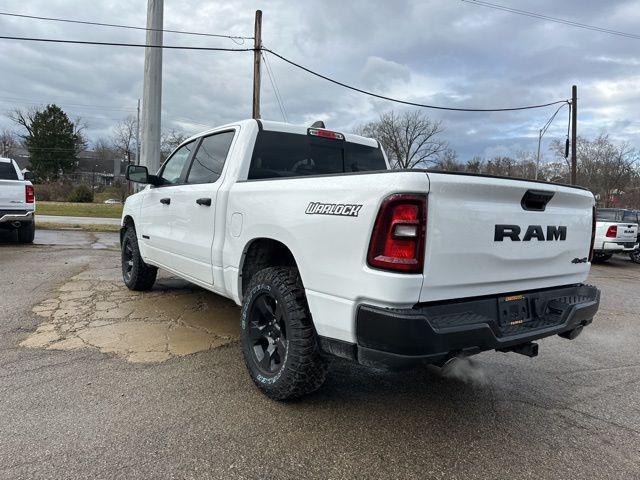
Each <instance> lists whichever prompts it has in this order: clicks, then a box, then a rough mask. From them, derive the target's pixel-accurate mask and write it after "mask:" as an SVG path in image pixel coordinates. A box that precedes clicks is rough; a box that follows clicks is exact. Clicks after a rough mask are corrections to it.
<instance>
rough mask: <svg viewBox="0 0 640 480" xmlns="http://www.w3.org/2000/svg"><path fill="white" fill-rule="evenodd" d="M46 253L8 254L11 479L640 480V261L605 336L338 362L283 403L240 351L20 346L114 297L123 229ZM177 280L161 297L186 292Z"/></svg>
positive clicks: (3, 335) (2, 357)
mask: <svg viewBox="0 0 640 480" xmlns="http://www.w3.org/2000/svg"><path fill="white" fill-rule="evenodd" d="M0 242H2V239H1V238H0ZM36 243H37V244H35V245H29V246H22V245H16V244H13V243H0V292H2V293H1V294H0V295H1V296H0V299H1V300H0V311H1V312H2V313H1V314H0V318H1V321H0V478H3V479H4V478H7V479H11V478H100V479H111V478H122V479H132V478H247V479H289V478H291V479H294V478H295V479H298V478H318V479H330V478H331V479H339V478H345V479H354V478H363V479H365V478H366V479H369V478H385V479H388V478H403V479H404V478H416V479H425V478H442V479H452V478H455V479H458V478H459V479H476V478H477V479H480V478H499V479H502V478H504V479H507V478H508V479H521V478H522V479H524V478H531V479H546V478H557V479H568V478H571V479H608V478H611V479H614V478H615V479H618V478H640V404H639V402H640V349H638V338H639V336H640V314H639V313H638V312H640V300H639V299H638V292H640V265H635V264H632V263H631V262H630V261H629V260H628V259H627V258H625V257H619V258H614V259H613V260H612V261H611V262H610V263H609V264H606V265H598V266H594V267H593V269H592V275H591V277H590V282H591V283H593V284H595V285H597V286H598V287H599V288H600V289H601V290H602V293H603V298H602V306H601V311H600V313H599V314H598V316H597V317H596V320H595V321H594V323H593V325H592V326H590V327H589V328H587V329H585V331H584V333H583V334H582V335H581V336H580V337H578V338H577V339H576V340H573V341H568V340H564V339H560V338H558V337H554V338H549V339H545V340H542V341H541V342H540V356H539V357H537V358H535V359H529V358H525V357H522V356H519V355H516V354H503V353H496V352H487V353H483V354H481V355H478V356H476V357H473V358H472V359H470V360H468V361H465V362H459V363H458V365H455V366H453V367H452V368H450V369H448V370H447V371H442V370H440V369H438V368H434V367H421V368H418V369H416V370H412V371H409V372H402V373H391V372H383V371H374V370H369V369H367V368H364V367H360V366H357V365H353V364H350V363H348V362H342V361H336V362H334V363H333V366H332V370H331V372H330V374H329V378H328V380H327V382H326V384H325V385H324V387H323V388H322V389H321V390H320V391H319V392H317V393H315V394H313V395H311V396H309V397H307V398H304V399H301V400H298V401H295V402H290V403H277V402H274V401H271V400H268V399H267V398H265V397H264V396H262V395H261V394H260V393H259V392H258V391H257V389H256V388H255V387H254V385H253V384H252V382H251V380H250V379H249V377H248V376H247V374H246V373H245V367H244V364H243V360H242V355H241V353H240V349H239V346H238V343H237V341H232V342H231V343H226V344H224V345H222V346H218V347H217V348H209V349H205V350H202V351H199V352H198V353H192V354H188V355H182V356H174V357H171V358H169V359H166V360H163V361H158V362H152V363H135V362H131V361H129V360H127V359H126V358H125V357H126V356H121V355H118V354H117V352H116V353H108V352H107V353H103V351H102V350H99V349H98V348H95V347H93V346H88V347H87V348H78V349H69V350H55V349H49V348H26V347H24V346H20V344H21V342H24V341H25V340H26V339H29V338H30V337H31V336H33V335H34V332H35V331H36V329H37V328H39V327H40V326H41V325H42V323H43V321H48V320H44V319H43V317H42V316H41V315H38V314H36V313H35V312H34V311H33V310H34V308H35V307H36V306H38V305H43V304H47V302H48V301H50V300H51V299H52V298H53V297H56V296H60V295H61V292H65V291H66V290H64V286H65V285H68V284H69V283H73V282H75V284H74V285H75V287H74V289H71V292H82V291H83V284H82V283H81V282H83V281H87V282H89V283H87V288H92V289H96V290H104V291H105V292H111V291H112V290H114V289H115V288H116V287H115V286H114V285H116V283H115V282H116V280H114V278H113V277H112V271H113V270H114V269H117V265H118V251H117V243H118V241H117V234H92V233H86V232H77V231H73V232H63V233H59V232H53V231H46V232H45V231H39V232H37V237H36ZM107 270H108V271H109V272H110V273H109V275H105V276H101V275H100V274H96V272H99V271H107ZM85 275H88V277H87V278H91V279H92V280H90V281H89V280H83V279H84V278H85ZM92 275H93V276H92ZM165 278H166V279H165V280H164V281H163V282H160V286H159V287H158V288H161V289H163V292H165V293H166V294H167V295H170V296H171V295H178V294H180V289H183V288H184V284H183V283H180V282H179V281H176V282H175V283H172V282H173V280H172V279H171V278H168V277H165ZM193 288H194V291H193V292H192V293H190V294H193V295H196V296H198V298H199V299H200V300H198V302H200V303H199V304H202V303H203V302H204V303H207V302H210V303H211V304H212V305H215V304H216V302H217V300H216V298H214V297H215V295H214V294H212V293H208V292H204V291H202V290H200V289H197V288H195V287H193ZM61 289H62V290H61ZM67 293H69V292H67ZM112 294H113V295H115V294H119V293H118V292H117V291H114V292H113V293H112ZM156 294H157V292H155V293H153V295H156ZM78 295H81V294H78ZM122 295H125V293H122ZM162 298H165V297H162ZM152 303H155V302H152ZM98 304H99V302H98V301H95V302H94V303H92V304H91V305H95V308H98ZM76 305H80V306H82V307H84V308H85V309H88V310H84V311H87V312H88V313H87V315H90V314H91V309H93V308H94V307H93V306H91V305H89V306H87V305H88V303H87V304H83V302H82V301H77V304H76ZM158 305H159V307H158V308H160V309H166V310H167V311H168V312H169V313H171V310H170V309H171V308H172V307H171V306H172V305H173V304H172V303H171V302H169V303H162V304H158ZM181 308H182V309H186V308H187V306H186V305H184V306H183V307H181ZM212 308H214V310H212V311H211V314H212V315H215V314H216V312H215V308H217V307H212ZM225 308H228V307H225ZM36 310H37V309H36ZM150 316H151V310H150ZM169 316H171V315H169ZM80 323H82V322H80ZM122 338H123V340H130V339H129V338H124V337H122ZM115 341H117V339H116V340H115Z"/></svg>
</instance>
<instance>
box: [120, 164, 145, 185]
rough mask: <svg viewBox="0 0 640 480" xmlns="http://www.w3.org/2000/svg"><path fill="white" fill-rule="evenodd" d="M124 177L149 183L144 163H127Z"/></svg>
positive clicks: (132, 180)
mask: <svg viewBox="0 0 640 480" xmlns="http://www.w3.org/2000/svg"><path fill="white" fill-rule="evenodd" d="M125 178H126V179H127V180H129V181H131V182H136V183H151V182H150V181H149V171H148V170H147V167H145V166H144V165H128V166H127V173H126V174H125Z"/></svg>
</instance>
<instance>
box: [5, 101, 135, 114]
mask: <svg viewBox="0 0 640 480" xmlns="http://www.w3.org/2000/svg"><path fill="white" fill-rule="evenodd" d="M0 102H3V103H18V102H21V103H30V104H33V105H46V104H49V103H55V104H56V105H60V106H63V107H73V108H80V109H83V110H84V109H90V110H100V111H104V110H113V111H122V112H135V111H136V109H135V108H133V107H130V108H126V107H108V106H106V105H88V104H83V103H67V102H55V101H54V102H52V101H51V100H49V101H48V102H45V101H38V100H35V99H28V98H20V97H0Z"/></svg>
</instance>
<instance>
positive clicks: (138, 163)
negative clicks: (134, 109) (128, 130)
mask: <svg viewBox="0 0 640 480" xmlns="http://www.w3.org/2000/svg"><path fill="white" fill-rule="evenodd" d="M136 165H140V99H138V113H137V118H136Z"/></svg>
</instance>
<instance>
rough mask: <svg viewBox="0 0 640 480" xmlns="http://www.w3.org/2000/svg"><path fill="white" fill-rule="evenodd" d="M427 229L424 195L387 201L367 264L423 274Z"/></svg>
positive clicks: (391, 197)
mask: <svg viewBox="0 0 640 480" xmlns="http://www.w3.org/2000/svg"><path fill="white" fill-rule="evenodd" d="M426 228H427V198H426V197H425V196H424V195H413V194H411V195H407V194H396V195H391V196H389V197H387V198H386V199H385V200H384V201H383V202H382V205H381V206H380V211H379V212H378V217H377V218H376V223H375V225H374V227H373V233H372V234H371V242H370V244H369V252H368V254H367V263H368V264H369V266H371V267H374V268H380V269H383V270H391V271H397V272H403V273H422V270H423V260H424V248H425V237H426Z"/></svg>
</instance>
